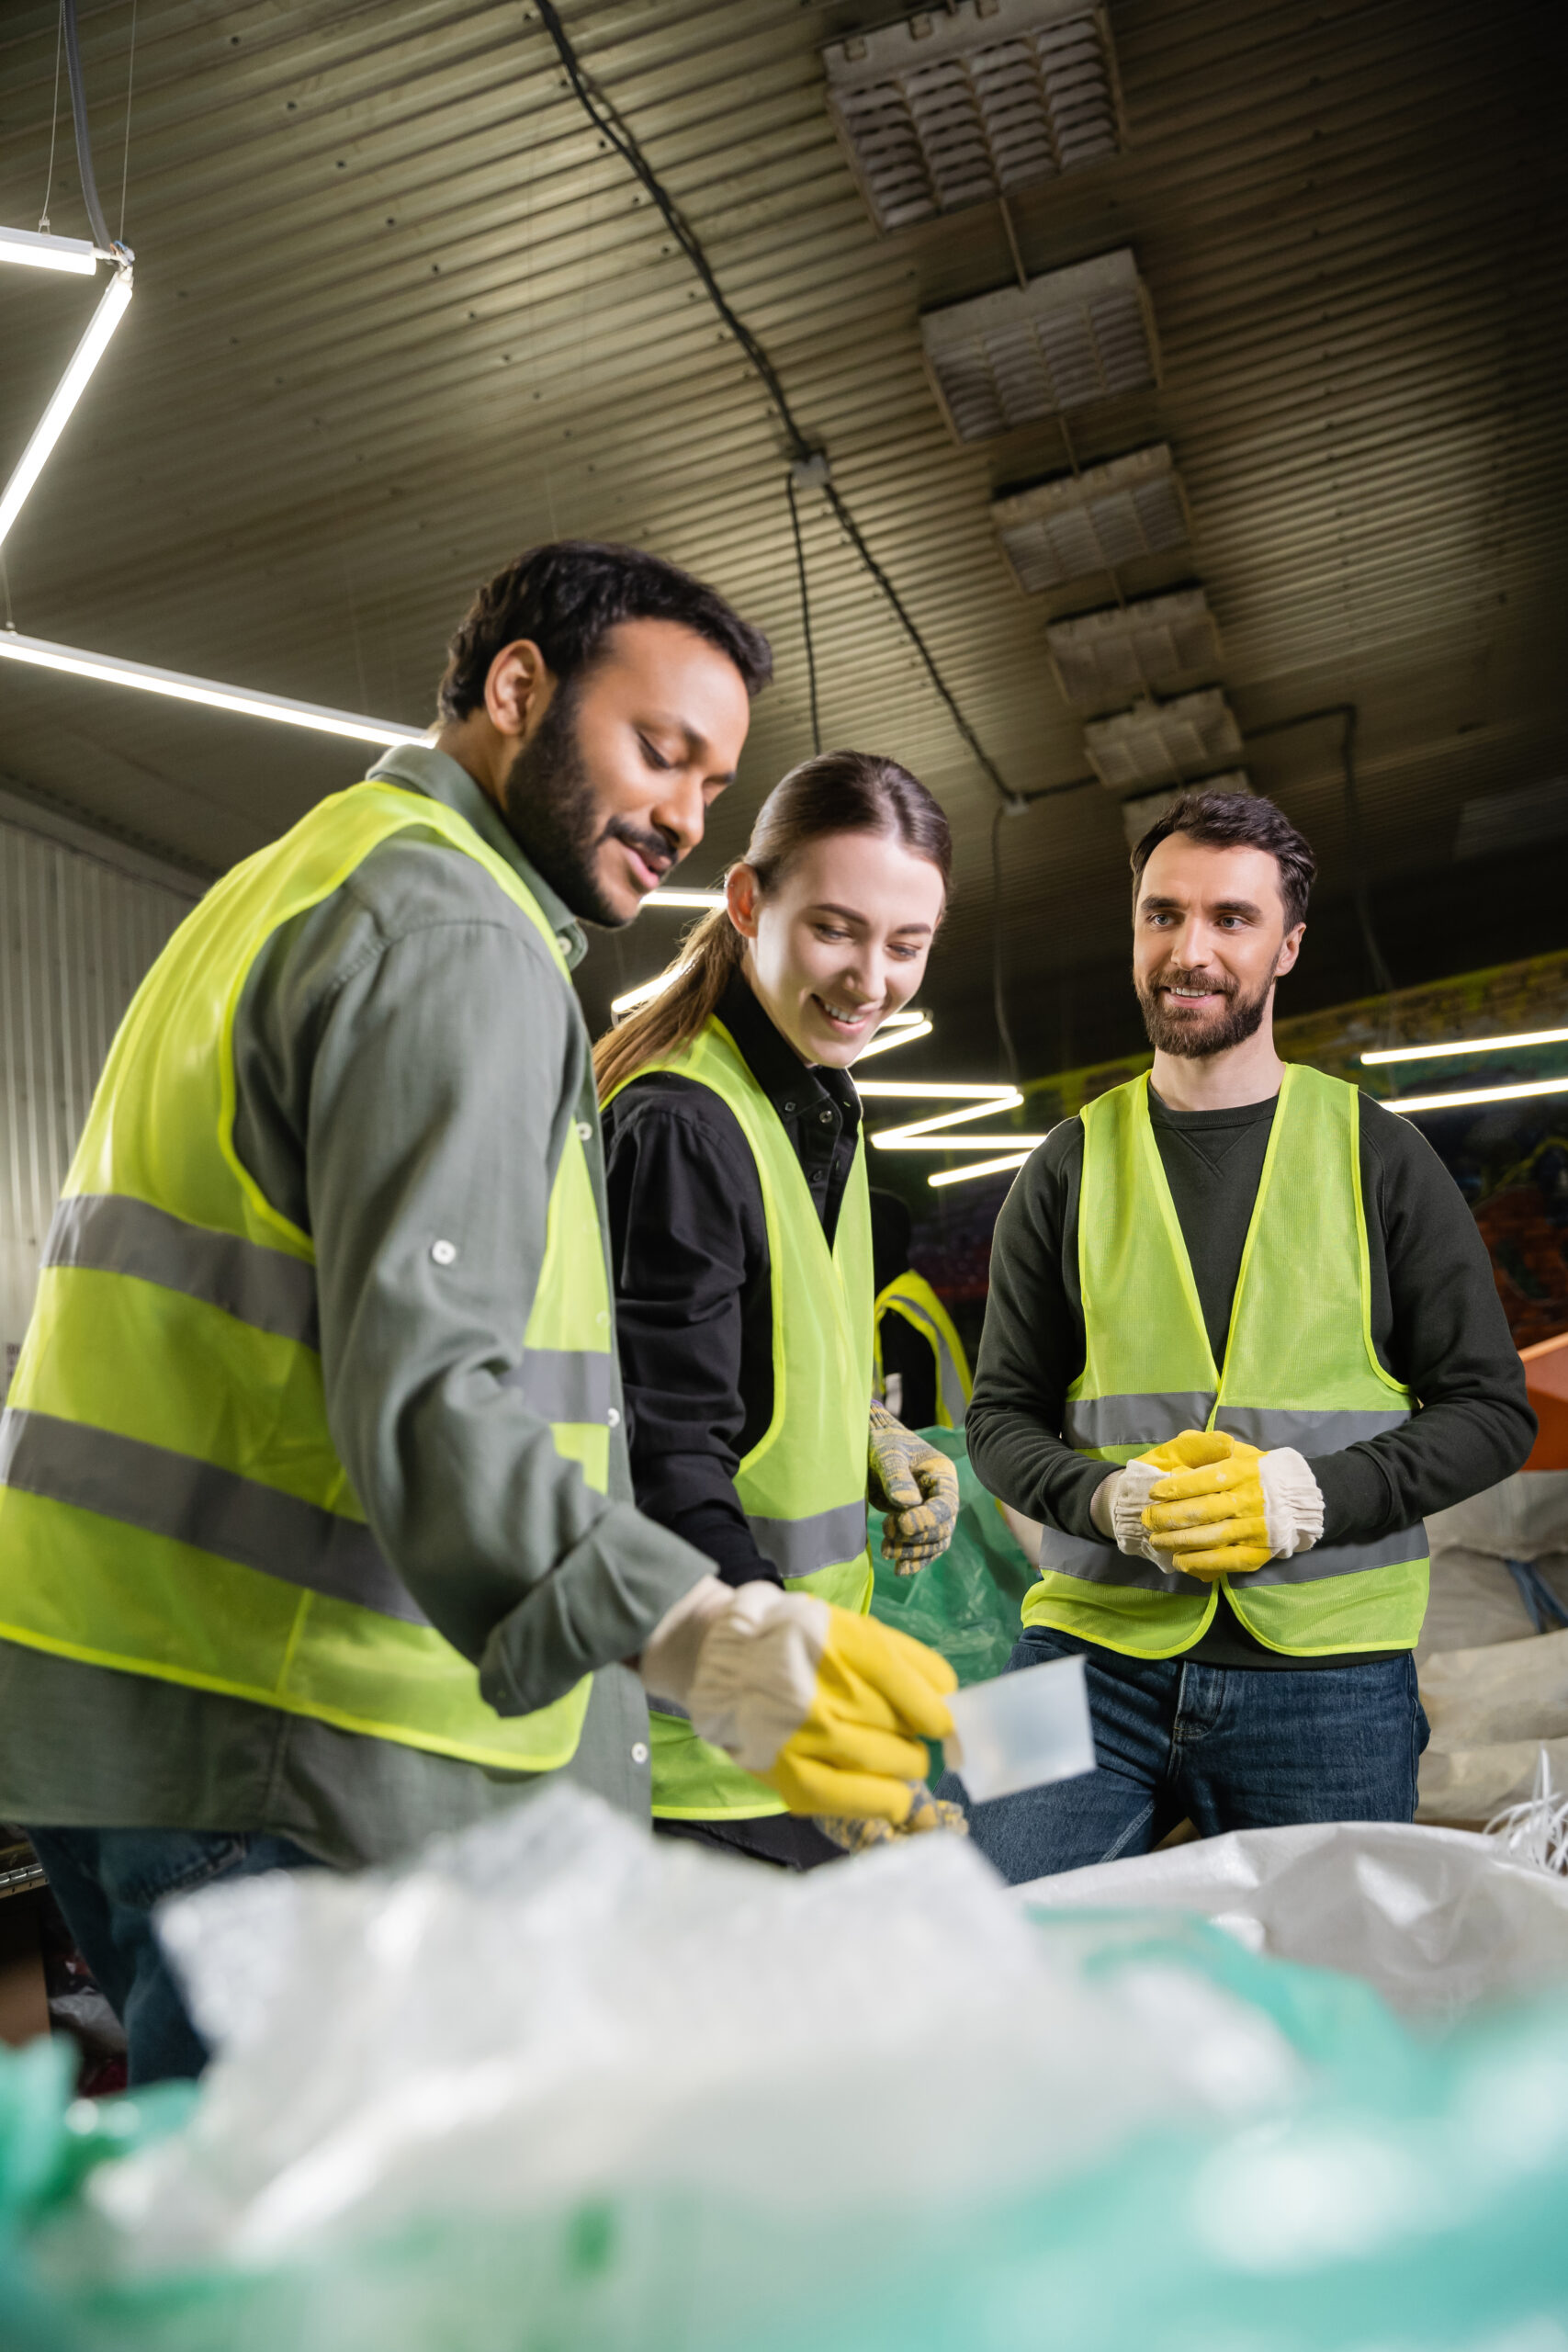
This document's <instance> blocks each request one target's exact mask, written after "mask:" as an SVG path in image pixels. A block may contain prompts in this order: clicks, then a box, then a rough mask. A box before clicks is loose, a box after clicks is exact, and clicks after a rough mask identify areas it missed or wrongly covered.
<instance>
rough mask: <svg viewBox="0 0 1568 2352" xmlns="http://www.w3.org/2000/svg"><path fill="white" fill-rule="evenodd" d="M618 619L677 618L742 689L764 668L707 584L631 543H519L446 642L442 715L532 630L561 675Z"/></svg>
mask: <svg viewBox="0 0 1568 2352" xmlns="http://www.w3.org/2000/svg"><path fill="white" fill-rule="evenodd" d="M617 621H679V622H680V623H681V625H682V628H689V629H694V631H695V632H696V634H697V636H698V637H705V638H706V639H707V641H708V643H709V644H710V645H716V646H717V648H718V650H719V651H720V652H721V653H727V654H728V656H729V659H730V660H731V661H732V662H734V664H735V666H736V668H737V669H738V670H739V673H740V675H741V677H742V678H743V679H744V680H745V682H746V691H747V693H748V694H750V695H755V694H759V693H761V689H762V688H763V687H764V686H765V685H766V684H767V683H768V680H769V679H770V678H771V677H772V676H773V650H772V648H771V647H770V646H769V643H768V640H767V639H766V638H765V637H764V636H763V635H762V632H761V629H757V628H752V627H751V625H750V622H749V621H743V620H742V619H741V618H740V616H739V613H737V612H735V611H733V610H732V609H731V607H730V606H729V605H727V604H726V603H725V601H724V598H723V597H722V596H721V595H720V594H718V592H717V590H716V589H714V588H709V587H706V586H705V584H704V583H703V582H702V581H700V580H694V579H693V577H692V575H691V573H690V572H689V571H678V570H677V569H676V567H675V565H674V564H672V563H666V562H665V561H664V560H663V558H662V557H661V556H657V555H647V554H645V553H644V552H643V550H642V549H641V548H620V547H600V546H597V545H595V544H594V542H593V541H592V540H590V539H556V540H554V541H552V542H551V543H550V545H548V546H547V547H542V548H525V549H524V551H523V553H522V554H521V555H520V556H518V557H517V558H516V560H515V561H514V562H512V563H509V564H508V565H507V566H506V569H505V570H504V571H498V572H497V573H496V575H495V578H494V579H493V580H487V581H486V582H485V584H484V586H483V587H482V588H481V589H480V590H479V594H478V595H477V596H476V597H475V598H474V601H473V603H472V604H471V605H469V606H468V611H467V612H466V613H465V614H464V616H463V618H462V620H461V622H460V623H459V624H458V627H457V634H456V635H455V636H454V638H453V639H452V641H451V643H450V644H449V645H448V647H447V648H446V673H445V674H444V676H443V677H442V680H441V686H440V691H439V696H438V699H439V702H440V707H441V716H442V718H444V719H452V718H468V714H469V712H470V711H475V710H478V709H479V707H480V706H481V705H482V703H483V701H484V694H485V680H486V679H487V678H488V677H489V675H490V668H491V662H493V661H494V660H495V657H496V655H497V654H498V653H499V652H500V651H501V650H502V647H503V646H506V645H512V644H514V643H515V642H516V640H517V639H519V638H524V637H525V638H531V639H532V640H533V642H534V643H535V644H536V646H537V647H538V649H539V650H540V652H541V653H542V654H543V655H544V657H545V660H546V662H547V663H548V665H549V667H550V669H551V670H552V671H553V673H555V675H556V677H557V678H558V679H559V680H561V681H562V682H563V683H564V682H565V681H566V680H568V679H570V678H574V677H577V676H579V675H580V674H581V672H583V671H584V670H586V669H587V668H588V667H589V665H590V663H591V662H592V660H593V658H594V656H595V654H596V653H597V652H598V650H599V647H600V644H601V642H602V640H603V639H604V635H605V632H606V631H607V630H609V629H612V628H615V624H616V622H617Z"/></svg>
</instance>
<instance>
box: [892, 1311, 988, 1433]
mask: <svg viewBox="0 0 1568 2352" xmlns="http://www.w3.org/2000/svg"><path fill="white" fill-rule="evenodd" d="M883 1311H884V1313H885V1314H887V1315H901V1316H902V1317H904V1320H905V1322H906V1323H908V1324H910V1325H912V1327H913V1328H914V1329H915V1330H917V1331H918V1332H919V1335H920V1337H921V1339H922V1340H929V1341H930V1343H931V1349H932V1351H934V1353H935V1356H936V1376H937V1390H938V1394H939V1395H940V1397H941V1398H942V1403H943V1405H944V1406H945V1407H946V1408H947V1418H948V1419H949V1420H950V1421H951V1422H952V1423H953V1428H954V1429H955V1430H961V1429H962V1428H963V1427H964V1414H965V1413H966V1412H967V1411H968V1409H969V1400H968V1398H967V1397H965V1396H964V1383H963V1382H962V1381H961V1380H960V1379H959V1377H958V1366H957V1365H956V1363H954V1362H953V1350H952V1349H951V1348H950V1347H949V1346H948V1344H947V1341H946V1340H944V1339H943V1338H942V1333H941V1332H940V1331H939V1330H938V1329H937V1327H936V1325H935V1324H934V1323H933V1322H932V1321H931V1317H930V1316H929V1315H928V1314H926V1312H925V1310H924V1309H923V1308H922V1307H919V1306H916V1305H915V1303H914V1301H913V1300H912V1299H908V1298H901V1299H899V1300H898V1301H897V1304H892V1303H890V1304H889V1305H888V1306H886V1307H885V1308H884V1310H883Z"/></svg>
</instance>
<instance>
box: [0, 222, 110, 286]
mask: <svg viewBox="0 0 1568 2352" xmlns="http://www.w3.org/2000/svg"><path fill="white" fill-rule="evenodd" d="M0 261H15V262H20V263H21V264H22V266H24V267H25V268H28V269H64V270H69V271H70V273H71V275H72V276H73V277H91V276H92V275H93V272H94V271H95V270H96V267H97V266H98V254H97V248H96V245H92V244H89V243H87V242H86V241H85V239H84V238H82V237H51V236H47V235H46V234H45V233H44V232H43V231H42V230H35V229H0Z"/></svg>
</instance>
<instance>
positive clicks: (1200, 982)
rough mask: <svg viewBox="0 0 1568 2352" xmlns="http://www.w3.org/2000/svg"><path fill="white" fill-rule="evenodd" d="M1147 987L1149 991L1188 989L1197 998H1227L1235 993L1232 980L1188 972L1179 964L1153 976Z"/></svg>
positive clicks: (1214, 975) (1168, 966) (1208, 973)
mask: <svg viewBox="0 0 1568 2352" xmlns="http://www.w3.org/2000/svg"><path fill="white" fill-rule="evenodd" d="M1149 986H1150V988H1151V989H1190V990H1191V991H1192V993H1193V994H1194V995H1197V996H1227V997H1228V996H1235V992H1236V983H1235V980H1234V979H1229V978H1224V977H1222V976H1219V975H1216V974H1213V973H1210V972H1193V971H1190V970H1188V969H1186V968H1185V967H1183V966H1182V965H1179V964H1175V965H1171V964H1168V965H1167V967H1166V968H1165V970H1164V971H1163V972H1156V974H1155V976H1154V978H1153V979H1152V980H1151V981H1150V982H1149Z"/></svg>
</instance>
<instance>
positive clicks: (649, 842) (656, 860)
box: [599, 817, 681, 874]
mask: <svg viewBox="0 0 1568 2352" xmlns="http://www.w3.org/2000/svg"><path fill="white" fill-rule="evenodd" d="M599 839H600V841H601V842H625V843H626V847H627V848H628V849H632V850H635V851H636V852H637V855H638V857H640V858H641V859H642V861H643V863H644V865H649V866H651V867H652V869H653V871H654V873H655V874H668V872H669V871H670V868H671V866H672V865H679V864H680V861H681V844H680V842H678V841H677V840H676V839H675V836H674V835H673V834H672V833H666V832H663V831H659V832H652V833H644V832H639V831H637V827H636V826H635V825H632V824H628V823H627V821H626V819H625V818H624V817H612V818H611V819H610V820H609V822H608V824H607V825H606V826H605V828H604V831H603V832H602V833H601V834H600V836H599Z"/></svg>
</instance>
